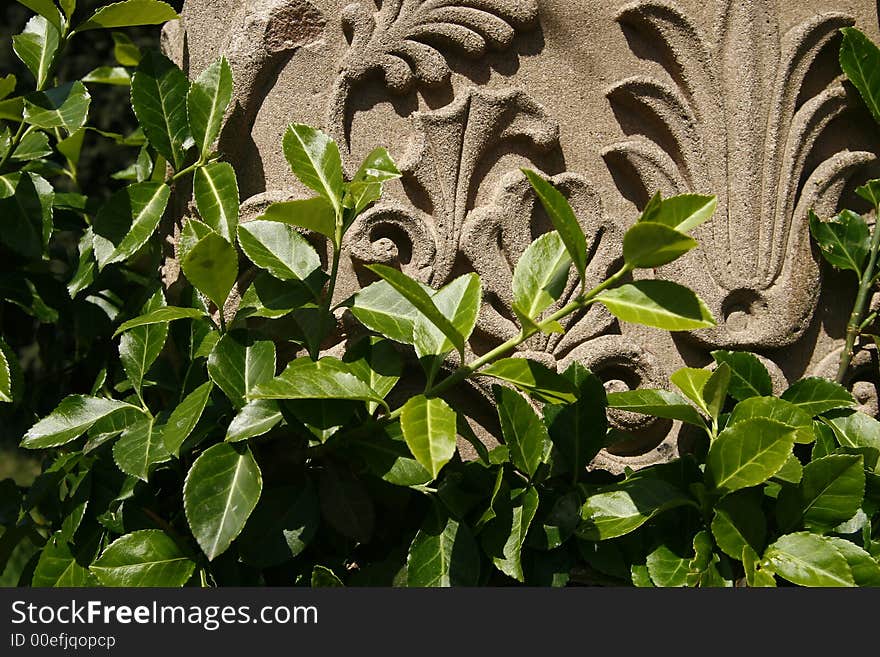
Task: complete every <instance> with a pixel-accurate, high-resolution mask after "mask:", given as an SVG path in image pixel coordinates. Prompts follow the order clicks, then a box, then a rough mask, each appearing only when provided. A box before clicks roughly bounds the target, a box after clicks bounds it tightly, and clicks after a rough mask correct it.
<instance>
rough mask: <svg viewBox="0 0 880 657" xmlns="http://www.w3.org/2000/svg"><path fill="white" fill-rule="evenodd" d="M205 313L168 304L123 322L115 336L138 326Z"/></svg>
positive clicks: (196, 316)
mask: <svg viewBox="0 0 880 657" xmlns="http://www.w3.org/2000/svg"><path fill="white" fill-rule="evenodd" d="M204 317H206V315H205V313H204V312H203V311H201V310H198V309H197V308H177V307H175V306H166V307H164V308H158V309H156V310H153V311H152V312H149V313H147V314H145V315H141V316H139V317H135V318H134V319H130V320H128V321H127V322H125V323H124V324H122V325H121V326H120V327H119V328H118V329H116V332H115V333H114V334H113V337H114V338H115V337H116V336H117V335H119V334H120V333H125V332H126V331H130V330H131V329H133V328H137V327H138V326H149V325H150V324H167V323H168V322H173V321H176V320H178V319H203V318H204Z"/></svg>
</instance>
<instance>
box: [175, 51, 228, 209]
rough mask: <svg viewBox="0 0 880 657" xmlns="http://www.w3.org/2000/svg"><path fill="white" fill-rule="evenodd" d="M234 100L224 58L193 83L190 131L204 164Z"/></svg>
mask: <svg viewBox="0 0 880 657" xmlns="http://www.w3.org/2000/svg"><path fill="white" fill-rule="evenodd" d="M231 101H232V68H230V66H229V62H228V61H226V57H221V58H220V59H218V60H217V61H215V62H213V63H212V64H210V65H209V66H208V67H207V68H206V69H205V70H204V71H202V72H201V74H200V75H199V77H197V78H196V79H195V80H194V81H193V83H192V86H190V89H189V94H188V95H187V99H186V107H187V112H188V115H189V127H190V131H191V132H192V136H193V139H195V142H196V146H197V147H198V149H199V153H201V155H202V161H205V160H206V159H207V158H208V156H209V155H210V154H211V147H212V146H213V144H214V142H215V141H216V140H217V136H218V135H219V134H220V127H221V125H222V124H223V116H224V115H225V113H226V109H227V108H228V107H229V103H230V102H231ZM209 223H210V222H209Z"/></svg>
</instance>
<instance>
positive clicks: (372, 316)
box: [351, 281, 428, 344]
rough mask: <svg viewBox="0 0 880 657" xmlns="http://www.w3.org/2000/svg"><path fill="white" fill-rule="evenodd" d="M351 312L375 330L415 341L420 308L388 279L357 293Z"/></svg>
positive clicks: (388, 335) (387, 336) (408, 340)
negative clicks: (414, 334)
mask: <svg viewBox="0 0 880 657" xmlns="http://www.w3.org/2000/svg"><path fill="white" fill-rule="evenodd" d="M426 294H428V293H426ZM351 312H352V314H353V315H354V316H355V317H356V318H357V319H358V321H359V322H360V323H361V324H363V325H364V326H366V327H367V328H368V329H370V330H371V331H375V332H376V333H380V334H382V335H384V336H385V337H386V338H390V339H391V340H394V341H395V342H401V343H403V344H412V343H413V327H414V326H415V321H416V318H417V317H418V314H419V311H418V310H416V307H415V306H414V305H413V304H412V303H410V302H409V301H408V300H407V299H406V298H405V297H403V296H401V295H400V294H399V293H398V292H397V290H395V289H394V288H393V287H391V285H390V284H389V283H388V282H386V281H378V282H376V283H373V284H372V285H368V286H367V287H365V288H363V289H362V290H360V291H359V292H358V293H357V294H355V297H354V305H352V307H351Z"/></svg>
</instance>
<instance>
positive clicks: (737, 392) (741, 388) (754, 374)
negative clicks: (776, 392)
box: [712, 350, 773, 401]
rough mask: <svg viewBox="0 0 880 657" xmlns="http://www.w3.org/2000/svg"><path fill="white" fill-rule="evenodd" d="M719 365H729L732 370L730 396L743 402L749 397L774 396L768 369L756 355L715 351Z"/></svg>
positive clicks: (714, 354) (714, 355) (713, 355)
mask: <svg viewBox="0 0 880 657" xmlns="http://www.w3.org/2000/svg"><path fill="white" fill-rule="evenodd" d="M712 358H714V359H715V362H716V363H718V364H721V363H727V364H728V365H729V366H730V369H731V375H732V376H731V380H730V389H729V391H728V392H729V394H730V396H731V397H733V398H734V399H737V400H739V401H742V400H743V399H748V398H749V397H767V396H769V395H772V394H773V381H772V380H771V379H770V374H769V372H767V368H766V367H764V364H763V363H762V362H761V361H760V360H759V359H758V357H757V356H755V355H754V354H749V353H746V352H741V351H721V350H719V351H713V352H712Z"/></svg>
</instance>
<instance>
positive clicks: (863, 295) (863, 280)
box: [836, 207, 880, 383]
mask: <svg viewBox="0 0 880 657" xmlns="http://www.w3.org/2000/svg"><path fill="white" fill-rule="evenodd" d="M876 210H877V214H878V218H880V207H878V208H876ZM878 252H880V226H878V225H877V224H875V225H874V233H873V235H872V236H871V251H870V255H869V257H868V265H867V267H866V268H865V271H863V272H862V275H861V277H860V279H859V292H858V294H857V295H856V302H855V304H854V305H853V311H852V315H851V316H850V318H849V324H848V325H847V327H846V344H845V345H844V347H843V353H841V354H840V367H839V368H838V369H837V379H836V380H837V382H838V383H843V381H844V379H845V378H846V373H847V371H848V370H849V366H850V364H851V363H852V359H853V353H854V350H855V344H856V339H858V337H859V335H861V333H862V331H863V330H864V327H863V326H862V318H863V317H864V315H865V311H866V310H867V308H868V302H869V300H870V298H871V289H872V288H873V287H874V282H875V277H876V276H877V274H878V273H880V272H875V269H876V267H877V255H878Z"/></svg>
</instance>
